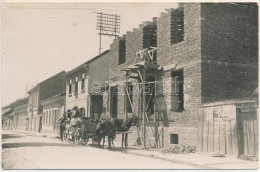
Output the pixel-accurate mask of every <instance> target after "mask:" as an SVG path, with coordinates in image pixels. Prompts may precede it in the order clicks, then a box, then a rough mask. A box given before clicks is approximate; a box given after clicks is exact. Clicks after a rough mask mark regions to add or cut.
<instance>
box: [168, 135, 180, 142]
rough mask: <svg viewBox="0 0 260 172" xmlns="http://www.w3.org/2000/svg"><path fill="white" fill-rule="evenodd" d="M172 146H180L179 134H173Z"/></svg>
mask: <svg viewBox="0 0 260 172" xmlns="http://www.w3.org/2000/svg"><path fill="white" fill-rule="evenodd" d="M170 137H171V138H170V144H179V140H178V134H171V136H170Z"/></svg>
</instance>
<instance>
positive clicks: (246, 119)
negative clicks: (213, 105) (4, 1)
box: [237, 109, 258, 157]
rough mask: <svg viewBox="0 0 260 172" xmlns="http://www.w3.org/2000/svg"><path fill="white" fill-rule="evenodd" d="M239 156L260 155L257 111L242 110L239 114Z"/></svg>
mask: <svg viewBox="0 0 260 172" xmlns="http://www.w3.org/2000/svg"><path fill="white" fill-rule="evenodd" d="M237 123H238V143H239V144H238V146H239V152H238V153H239V155H243V154H245V155H248V156H255V157H257V155H258V126H257V125H258V124H257V115H256V111H252V109H251V110H250V109H249V110H248V109H245V110H243V109H240V110H238V113H237Z"/></svg>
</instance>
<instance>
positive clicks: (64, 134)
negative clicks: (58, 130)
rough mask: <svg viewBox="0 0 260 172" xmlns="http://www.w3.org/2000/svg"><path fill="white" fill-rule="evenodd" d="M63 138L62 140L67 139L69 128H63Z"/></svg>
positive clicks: (65, 140) (66, 140)
mask: <svg viewBox="0 0 260 172" xmlns="http://www.w3.org/2000/svg"><path fill="white" fill-rule="evenodd" d="M63 140H64V142H68V141H69V129H68V128H67V129H65V131H64V132H63Z"/></svg>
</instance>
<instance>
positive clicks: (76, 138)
mask: <svg viewBox="0 0 260 172" xmlns="http://www.w3.org/2000/svg"><path fill="white" fill-rule="evenodd" d="M74 141H75V143H76V144H77V145H79V144H80V143H81V142H82V131H81V129H80V128H78V129H77V131H76V132H75V135H74Z"/></svg>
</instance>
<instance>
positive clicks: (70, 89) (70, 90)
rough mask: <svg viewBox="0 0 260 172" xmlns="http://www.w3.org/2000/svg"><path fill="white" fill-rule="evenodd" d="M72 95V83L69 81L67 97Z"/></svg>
mask: <svg viewBox="0 0 260 172" xmlns="http://www.w3.org/2000/svg"><path fill="white" fill-rule="evenodd" d="M71 93H72V81H71V80H70V85H69V95H71Z"/></svg>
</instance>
